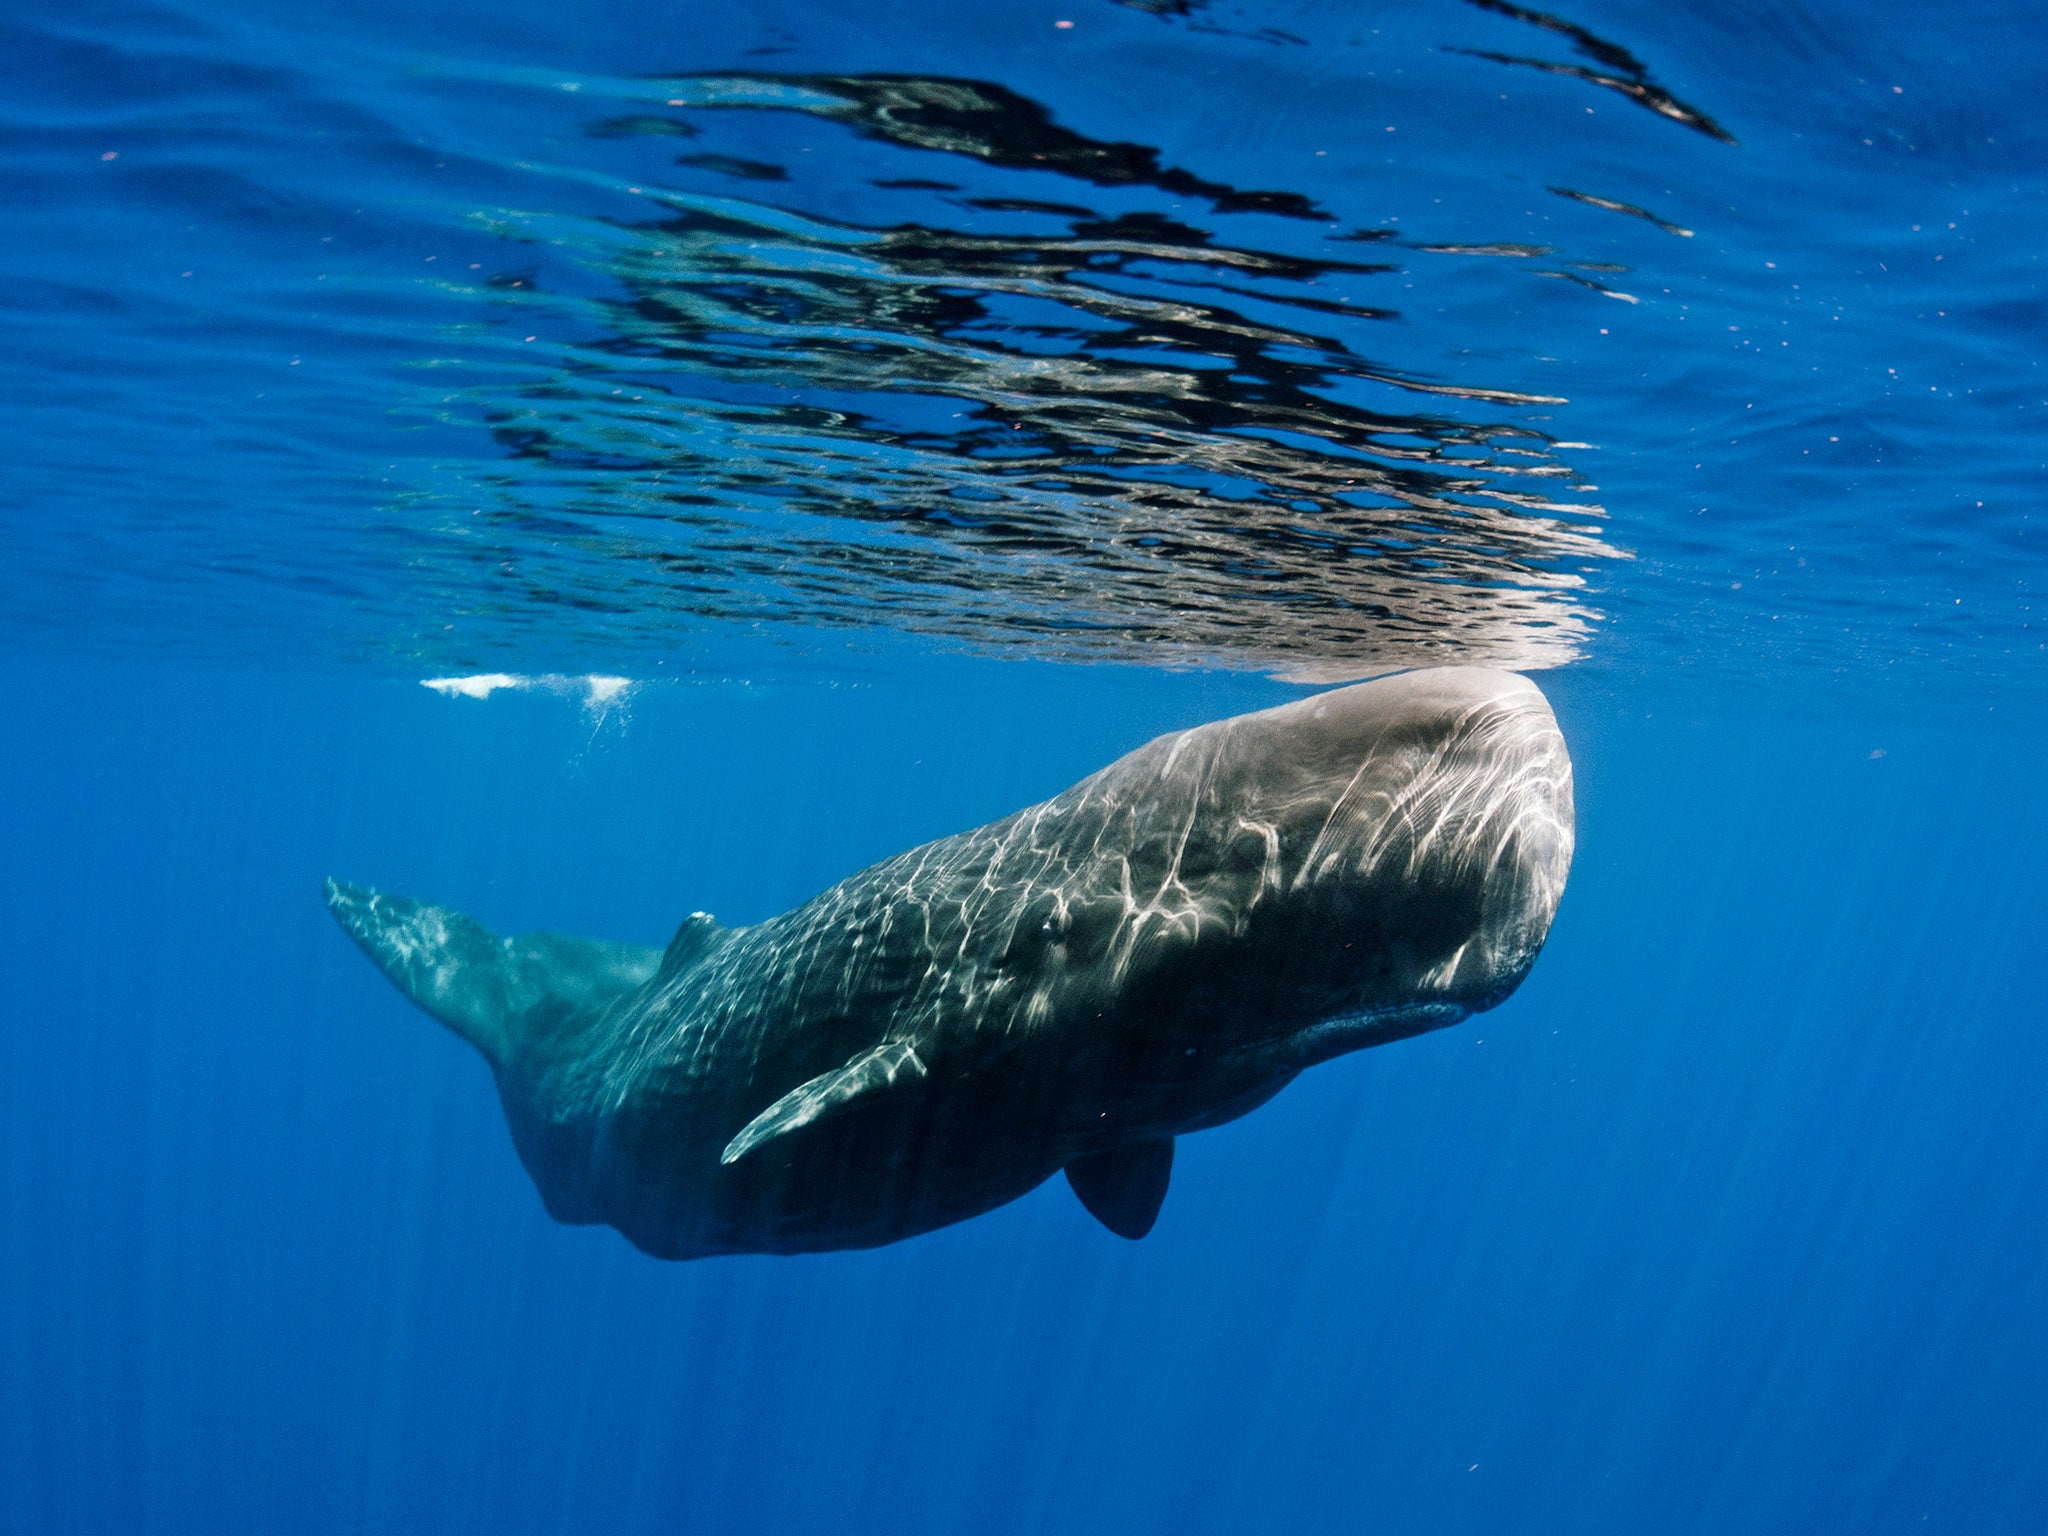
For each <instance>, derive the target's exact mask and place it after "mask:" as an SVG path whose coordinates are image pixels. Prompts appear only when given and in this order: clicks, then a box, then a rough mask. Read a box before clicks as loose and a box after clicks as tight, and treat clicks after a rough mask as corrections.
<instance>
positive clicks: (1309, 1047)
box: [1266, 1003, 1472, 1069]
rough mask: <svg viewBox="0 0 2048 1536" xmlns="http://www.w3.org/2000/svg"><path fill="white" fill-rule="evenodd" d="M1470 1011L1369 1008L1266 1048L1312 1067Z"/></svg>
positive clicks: (1446, 1006)
mask: <svg viewBox="0 0 2048 1536" xmlns="http://www.w3.org/2000/svg"><path fill="white" fill-rule="evenodd" d="M1471 1013H1472V1009H1470V1008H1468V1007H1466V1006H1465V1005H1464V1004H1462V1003H1407V1004H1403V1005H1402V1006H1400V1007H1397V1008H1372V1009H1367V1010H1365V1011H1364V1012H1361V1013H1347V1014H1344V1015H1342V1016H1340V1017H1338V1018H1334V1019H1323V1020H1320V1021H1319V1022H1317V1023H1314V1024H1311V1025H1309V1026H1308V1027H1307V1028H1305V1029H1299V1030H1296V1031H1295V1032H1294V1033H1293V1034H1292V1035H1289V1036H1288V1037H1287V1038H1286V1039H1285V1040H1283V1041H1280V1042H1279V1043H1278V1044H1277V1045H1273V1046H1268V1047H1267V1048H1266V1049H1267V1050H1268V1051H1270V1052H1272V1053H1273V1054H1274V1055H1276V1056H1279V1057H1281V1058H1283V1059H1284V1061H1285V1063H1286V1065H1288V1066H1291V1067H1294V1068H1297V1069H1299V1068H1304V1067H1312V1066H1314V1065H1316V1063H1318V1062H1322V1061H1328V1060H1330V1059H1331V1058H1332V1057H1333V1056H1344V1055H1348V1054H1350V1053H1351V1052H1352V1051H1362V1050H1364V1049H1366V1048H1367V1047H1368V1046H1375V1045H1386V1044H1388V1043H1389V1042H1391V1041H1395V1040H1405V1039H1407V1038H1408V1037H1409V1036H1410V1035H1422V1034H1427V1033H1428V1032H1429V1031H1431V1030H1433V1029H1443V1028H1445V1027H1446V1026H1448V1025H1451V1024H1456V1023H1458V1022H1459V1021H1460V1020H1463V1019H1465V1018H1467V1017H1469V1016H1470V1015H1471ZM1277 1064H1278V1063H1276V1065H1277Z"/></svg>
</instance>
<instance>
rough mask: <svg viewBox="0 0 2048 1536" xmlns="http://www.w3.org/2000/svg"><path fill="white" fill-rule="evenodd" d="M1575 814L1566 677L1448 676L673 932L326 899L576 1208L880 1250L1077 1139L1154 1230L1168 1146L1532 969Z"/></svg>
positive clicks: (1115, 1222) (1009, 1187)
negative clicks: (505, 926) (613, 933)
mask: <svg viewBox="0 0 2048 1536" xmlns="http://www.w3.org/2000/svg"><path fill="white" fill-rule="evenodd" d="M1572 838H1573V821H1572V787H1571V765H1570V761H1569V759H1568V757H1567V755H1566V751H1565V746H1564V741H1563V739H1562V737H1561V736H1560V734H1559V732H1558V729H1557V725H1556V722H1555V720H1554V719H1553V717H1552V714H1551V711H1550V707H1549V705H1548V704H1547V702H1546V701H1545V700H1544V698H1543V695H1542V694H1541V693H1540V692H1539V691H1538V690H1537V688H1536V687H1535V685H1534V684H1532V683H1530V682H1528V681H1527V680H1526V679H1524V678H1520V677H1517V676H1513V675H1511V674H1506V673H1499V672H1492V671H1486V670H1481V669H1476V668H1441V669H1434V670H1428V671H1421V672H1410V673H1405V674H1401V675H1398V676H1394V677H1388V678H1381V679H1378V680H1376V681H1373V682H1368V683H1360V684H1357V685H1355V686H1352V687H1348V688H1339V689H1335V690H1332V691H1330V692H1328V693H1323V694H1319V695H1316V696H1314V697H1311V698H1307V699H1304V700H1301V701H1299V702H1297V703H1292V704H1287V705H1283V706H1281V707H1279V708H1277V709H1269V710H1264V711H1261V712H1259V713H1256V714H1250V715H1242V716H1238V717H1236V718H1233V719H1229V720H1222V721H1217V722H1215V723H1213V724H1210V725H1204V726H1201V727H1198V728H1196V729H1194V730H1189V731H1182V732H1179V733H1177V734H1174V735H1169V736H1162V737H1160V738H1159V739H1158V740H1156V741H1152V742H1150V743H1148V744H1146V745H1145V746H1142V747H1139V748H1138V749H1137V750H1136V751H1134V752H1132V753H1130V754H1129V755H1127V756H1125V757H1123V758H1120V759H1118V760H1117V761H1116V762H1114V763H1112V764H1110V765H1109V766H1108V767H1106V768H1104V769H1102V770H1101V771H1099V772H1097V773H1095V774H1092V775H1091V776H1089V777H1088V778H1086V779H1083V780H1082V781H1081V782H1080V783H1078V784H1076V785H1075V786H1074V787H1073V788H1071V789H1069V790H1067V791H1066V792H1065V793H1063V794H1059V795H1056V796H1054V797H1053V798H1052V799H1050V800H1047V801H1045V802H1043V803H1041V804H1039V805H1034V806H1031V807H1029V808H1027V809H1025V810H1021V811H1018V812H1017V813H1016V814H1014V815H1011V816H1007V817H1005V818H1003V819H1002V820H1000V821H996V822H992V823H990V824H989V825H987V826H984V827H979V828H976V829H975V830H973V831H969V832H962V833H960V834H958V835H957V836H953V837H947V838H942V839H940V840H939V841H937V842H933V843H928V844H926V845H924V846H923V847H920V848H913V849H911V850H910V851H909V852H906V853H902V854H898V855H897V856H895V857H894V858H891V859H887V860H884V861H883V862H882V863H880V864H877V865H875V866H873V867H872V868H870V869H867V870H863V871H862V872H861V873H859V874H856V875H854V876H852V877H850V878H849V879H846V880H843V881H841V882H840V883H839V884H838V885H835V886H833V887H832V888H831V889H830V890H827V891H825V892H823V893H822V894H821V895H819V896H816V897H814V898H813V899H812V900H810V901H807V902H805V903H804V904H803V905H801V906H799V907H797V908H795V909H794V910H792V911H789V912H786V913H784V914H782V915H781V916H780V917H775V918H770V919H769V920H767V921H766V922H761V923H756V924H753V925H751V926H749V927H744V928H725V927H722V926H720V925H719V924H717V923H716V922H714V921H713V920H712V919H711V918H709V917H708V916H706V915H704V914H701V913H700V914H697V915H695V916H693V917H691V918H690V919H689V920H688V921H686V922H685V923H684V924H683V926H682V929H681V930H680V931H679V932H678V934H677V935H676V938H675V941H674V942H673V943H672V944H670V945H669V947H668V949H667V950H666V951H660V950H654V949H642V948H636V947H634V946H629V945H618V944H607V943H602V942H598V941H594V940H585V939H573V938H565V937H562V936H559V935H553V934H529V935H524V936H521V937H515V938H510V939H500V938H497V937H496V936H494V935H493V934H491V933H489V932H488V931H487V930H485V929H484V928H483V927H481V926H480V925H479V924H477V923H475V922H474V921H472V920H471V919H469V918H467V917H464V916H462V915H461V914H460V913H457V912H454V911H452V910H450V909H448V908H444V907H438V906H432V905H429V904H426V903H421V902H414V901H408V900H405V899H402V898H396V897H392V896H389V895H385V894H381V893H378V892H375V891H372V890H369V889H367V888H364V887H360V886H351V885H344V884H340V883H337V882H333V881H330V882H329V883H328V901H329V905H330V907H331V908H332V910H333V912H334V914H335V916H336V917H337V918H338V919H339V920H340V922H341V924H342V926H343V927H344V928H345V929H347V930H348V932H349V933H350V934H351V935H352V936H353V937H354V938H355V940H356V941H357V943H358V944H359V945H361V947H362V948H363V949H364V951H365V952H366V953H368V954H369V955H370V957H371V958H372V959H373V960H375V961H376V962H377V963H378V964H379V965H380V966H381V967H382V968H383V969H384V970H385V972H386V973H387V974H388V975H389V976H390V977H391V978H392V980H393V981H395V982H396V983H397V984H398V986H399V987H400V989H401V990H403V991H404V992H406V994H407V995H408V996H410V997H411V998H412V999H413V1000H414V1001H415V1002H417V1003H419V1004H420V1006H421V1007H423V1008H424V1009H426V1011H427V1012H429V1013H430V1014H432V1015H433V1016H434V1017H436V1018H438V1019H440V1020H441V1021H442V1022H443V1023H446V1024H448V1025H449V1026H450V1027H451V1028H452V1029H454V1030H455V1031H456V1032H457V1033H459V1034H461V1035H462V1036H463V1037H464V1038H466V1039H468V1040H469V1041H470V1042H471V1043H472V1044H474V1045H475V1046H476V1047H477V1048H478V1050H480V1051H481V1052H482V1053H483V1055H484V1056H485V1058H486V1059H487V1060H488V1061H489V1062H490V1064H491V1067H492V1070H493V1072H494V1073H495V1074H496V1078H497V1083H498V1090H499V1094H500V1097H501V1099H502V1100H503V1102H504V1106H505V1113H506V1118H507V1120H508V1122H509V1124H510V1126H511V1130H512V1136H513V1140H514V1143H515V1144H516V1146H517V1147H518V1150H519V1155H520V1157H521V1159H522V1161H523V1162H524V1163H525V1165H526V1168H527V1170H528V1171H529V1172H530V1173H531V1175H532V1177H533V1181H534V1183H535V1184H536V1185H537V1186H538V1188H539V1190H540V1194H541V1197H542V1199H543V1201H544V1202H545V1204H546V1206H547V1209H548V1210H549V1212H550V1213H551V1214H552V1215H554V1216H555V1217H556V1218H558V1219H560V1220H562V1221H568V1222H608V1223H610V1224H611V1225H612V1226H614V1227H616V1228H618V1229H619V1231H621V1232H623V1233H624V1234H625V1235H626V1237H627V1238H629V1239H630V1240H631V1241H632V1242H633V1243H635V1244H636V1245H638V1246H639V1247H640V1248H642V1249H644V1250H645V1251H647V1252H648V1253H651V1254H655V1255H658V1256H661V1257H665V1258H694V1257H701V1256H705V1255H711V1254H723V1253H747V1252H768V1253H796V1252H805V1251H815V1250H823V1249H837V1248H854V1247H868V1246H873V1245H876V1244H881V1243H888V1242H893V1241H895V1240H897V1239H899V1238H903V1237H908V1236H911V1235H913V1234H915V1233H919V1232H925V1231H929V1230H931V1229H932V1228H934V1227H939V1226H943V1225H946V1224H947V1223H950V1222H955V1221H960V1220H962V1219H964V1218H966V1217H970V1216H974V1215H977V1214H979V1213H981V1212H983V1211H987V1210H989V1209H991V1208H993V1207H995V1206H998V1205H1001V1204H1003V1203H1004V1202H1006V1201H1009V1200H1013V1199H1015V1198H1016V1197H1018V1196H1019V1195H1021V1194H1024V1193H1025V1192H1026V1191H1028V1190H1030V1189H1032V1188H1033V1187H1034V1186H1036V1185H1037V1184H1039V1183H1040V1182H1042V1181H1043V1180H1045V1179H1046V1178H1047V1177H1049V1176H1050V1175H1052V1174H1053V1173H1055V1172H1058V1171H1059V1170H1061V1169H1062V1168H1065V1169H1067V1170H1068V1174H1069V1179H1070V1182H1072V1184H1073V1186H1074V1188H1075V1191H1076V1192H1077V1193H1078V1194H1079V1195H1080V1196H1081V1198H1082V1199H1083V1201H1084V1203H1085V1204H1087V1206H1088V1207H1089V1209H1090V1210H1092V1211H1094V1212H1095V1213H1096V1214H1097V1215H1098V1216H1099V1217H1101V1219H1102V1220H1103V1221H1104V1223H1105V1224H1106V1225H1108V1226H1109V1227H1110V1228H1111V1229H1112V1230H1114V1231H1117V1232H1120V1233H1122V1234H1123V1235H1125V1236H1132V1237H1135V1236H1141V1235H1142V1234H1143V1232H1144V1231H1145V1230H1146V1229H1148V1228H1149V1227H1150V1226H1151V1224H1152V1219H1153V1217H1154V1216H1155V1215H1156V1213H1157V1210H1158V1207H1159V1202H1160V1200H1161V1199H1162V1198H1163V1197H1164V1194H1165V1191H1166V1181H1167V1177H1168V1173H1169V1170H1170V1168H1171V1164H1172V1146H1173V1140H1172V1139H1173V1138H1174V1137H1176V1136H1178V1135H1182V1134H1184V1133H1187V1132H1190V1131H1195V1130H1200V1129H1203V1128H1205V1127H1209V1126H1214V1125H1218V1124H1221V1123H1222V1122H1224V1121H1227V1120H1230V1119H1233V1118H1235V1117H1236V1116H1239V1115H1242V1114H1244V1113H1245V1112H1247V1111H1248V1110H1250V1109H1253V1108H1255V1107H1256V1106H1258V1105H1259V1104H1261V1103H1263V1102H1265V1100H1267V1099H1269V1098H1271V1097H1272V1096H1273V1095H1274V1094H1275V1093H1277V1092H1278V1091H1279V1090H1280V1089H1281V1088H1282V1087H1284V1086H1285V1085H1286V1084H1287V1082H1288V1081H1289V1080H1291V1079H1292V1078H1293V1077H1294V1076H1295V1075H1296V1074H1297V1073H1299V1072H1300V1071H1301V1070H1302V1069H1303V1068H1305V1067H1308V1066H1311V1065H1313V1064H1315V1063H1316V1062H1318V1061H1323V1060H1327V1059H1328V1058H1330V1057H1332V1056H1336V1055H1338V1054H1341V1053H1343V1052H1346V1051H1353V1050H1358V1049H1361V1048H1363V1047H1366V1046H1372V1045H1379V1044H1383V1043H1385V1042H1387V1041H1391V1040H1398V1039H1401V1038H1403V1037H1405V1036H1409V1035H1413V1034H1417V1033H1420V1032H1422V1031H1425V1030H1431V1029H1438V1028H1442V1027H1443V1026H1445V1025H1449V1024H1453V1023H1456V1022H1457V1021H1459V1020H1460V1019H1463V1018H1465V1017H1467V1016H1468V1015H1470V1014H1472V1013H1474V1012H1477V1011H1479V1010H1481V1009H1485V1008H1490V1007H1492V1006H1494V1005H1495V1004H1496V1003H1498V1002H1500V1001H1501V1000H1502V999H1503V998H1505V997H1506V996H1507V995H1508V994H1509V993H1510V992H1511V991H1513V990H1514V988H1515V986H1516V985H1517V984H1518V983H1519V982H1520V981H1521V979H1522V977H1523V976H1524V975H1525V974H1526V973H1527V971H1528V969H1529V966H1530V965H1531V963H1532V962H1533V961H1534V960H1535V958H1536V954H1537V951H1538V950H1539V949H1540V948H1541V947H1542V944H1543V941H1544V938H1545V936H1546V935H1547V933H1548V931H1549V927H1550V922H1551V918H1552V915H1553V913H1554V912H1555V910H1556V907H1557V902H1558V899H1559V896H1560V895H1561V893H1562V891H1563V889H1564V883H1565V877H1566V873H1567V871H1568V869H1569V867H1570V862H1571V854H1572Z"/></svg>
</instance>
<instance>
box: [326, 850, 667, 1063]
mask: <svg viewBox="0 0 2048 1536" xmlns="http://www.w3.org/2000/svg"><path fill="white" fill-rule="evenodd" d="M327 909H328V910H329V911H330V912H332V913H333V914H334V917H335V920H336V921H337V922H339V923H340V924H341V926H342V927H343V928H345V929H346V930H348V935H349V937H350V938H352V939H354V940H355V941H356V943H357V945H358V946H360V947H361V949H362V951H363V953H364V954H366V955H368V956H369V957H370V958H371V959H372V960H374V961H375V962H376V963H377V968H378V969H379V970H381V971H383V973H384V974H385V975H386V976H389V977H390V978H391V980H392V982H393V984H394V985H396V986H397V988H398V990H399V991H401V992H403V993H404V994H405V995H406V996H407V997H409V998H411V999H412V1000H413V1001H414V1002H415V1003H417V1004H419V1006H420V1007H421V1008H423V1009H425V1010H426V1011H427V1012H428V1013H430V1014H432V1015H433V1016H434V1017H435V1018H436V1019H439V1020H440V1021H441V1022H442V1023H443V1024H445V1025H447V1026H448V1027H449V1028H450V1029H452V1030H454V1031H455V1033H456V1034H458V1035H460V1036H462V1038H463V1039H465V1040H467V1041H468V1042H469V1043H470V1044H471V1045H473V1046H475V1047H476V1048H477V1049H478V1050H479V1051H481V1052H482V1053H483V1054H484V1056H485V1057H486V1058H487V1059H488V1060H489V1061H490V1063H491V1065H492V1066H494V1067H496V1066H502V1065H504V1064H506V1063H507V1062H508V1061H510V1060H511V1059H512V1058H513V1057H514V1056H515V1055H517V1054H518V1052H519V1051H520V1050H521V1048H522V1047H524V1046H526V1045H527V1044H529V1043H531V1042H532V1041H534V1040H535V1039H536V1038H538V1037H545V1036H548V1035H552V1034H554V1033H556V1032H557V1031H559V1030H561V1029H562V1028H564V1027H565V1026H567V1025H570V1024H571V1023H572V1022H574V1021H576V1020H578V1019H580V1018H584V1017H587V1016H588V1015H589V1014H590V1013H591V1012H592V1011H593V1010H595V1009H598V1008H601V1007H603V1006H604V1005H605V1004H607V1003H610V1002H613V1001H615V1000H616V999H618V998H621V997H624V996H625V995H626V994H627V993H629V992H632V991H633V990H634V989H636V988H638V987H640V986H642V985H644V984H645V983H646V982H647V981H648V980H649V979H650V978H651V977H652V976H653V975H654V974H655V972H656V970H657V969H658V968H659V967H660V965H661V959H662V951H660V950H658V949H646V948H642V947H640V946H638V945H632V944H606V943H603V942H601V941H599V940H596V939H574V938H569V937H566V936H565V935H562V934H558V933H525V934H519V935H516V936H514V937H512V938H503V939H501V938H499V937H498V936H497V935H496V934H494V933H492V932H491V931H490V930H489V929H488V928H486V927H484V925H483V924H482V923H479V922H477V921H476V919H474V918H472V917H465V916H464V915H463V914H462V913H460V912H457V911H455V910H454V909H453V908H452V907H439V906H435V905H434V904H433V903H432V902H426V901H413V900H410V899H408V898H407V897H404V896H391V895H387V894H385V893H384V892H382V891H374V890H371V889H370V888H369V887H368V886H366V885H350V884H348V883H346V882H344V881H340V880H329V881H328V882H327Z"/></svg>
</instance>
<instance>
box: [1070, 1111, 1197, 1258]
mask: <svg viewBox="0 0 2048 1536" xmlns="http://www.w3.org/2000/svg"><path fill="white" fill-rule="evenodd" d="M1172 1178H1173V1138H1172V1137H1171V1136H1168V1137H1165V1138H1164V1139H1162V1140H1159V1141H1138V1142H1132V1143H1131V1144H1130V1145H1128V1146H1122V1147H1116V1148H1114V1149H1112V1150H1111V1151H1108V1152H1097V1153H1096V1154H1095V1155H1094V1156H1093V1157H1077V1158H1075V1159H1074V1161H1072V1162H1071V1163H1069V1164H1067V1182H1068V1183H1069V1184H1070V1185H1072V1186H1073V1189H1074V1193H1075V1194H1077V1195H1079V1196H1080V1197H1081V1204H1082V1205H1084V1206H1086V1207H1087V1208H1088V1214H1089V1215H1090V1216H1093V1217H1094V1218H1095V1219H1096V1220H1097V1221H1099V1222H1101V1223H1102V1224H1103V1225H1104V1226H1105V1227H1107V1228H1109V1230H1110V1231H1112V1232H1114V1233H1115V1234H1116V1235H1117V1236H1118V1237H1128V1238H1130V1239H1131V1240H1132V1241H1133V1242H1135V1241H1137V1240H1138V1239H1139V1238H1141V1237H1143V1236H1144V1235H1145V1234H1146V1233H1147V1232H1150V1231H1151V1230H1152V1223H1153V1222H1155V1221H1157V1220H1158V1219H1159V1207H1160V1206H1161V1205H1163V1204H1165V1203H1166V1186H1167V1183H1168V1182H1169V1181H1170V1180H1171V1179H1172Z"/></svg>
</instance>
